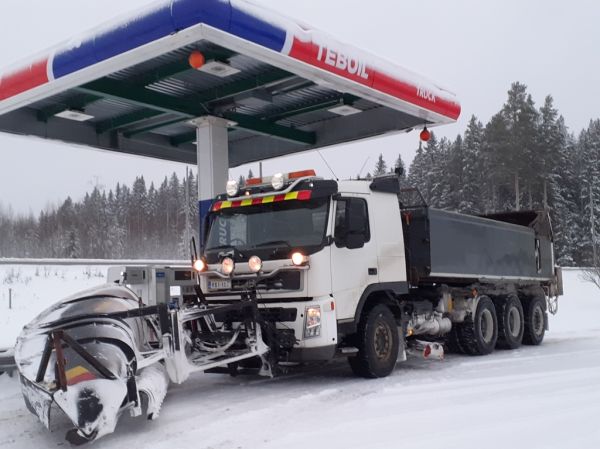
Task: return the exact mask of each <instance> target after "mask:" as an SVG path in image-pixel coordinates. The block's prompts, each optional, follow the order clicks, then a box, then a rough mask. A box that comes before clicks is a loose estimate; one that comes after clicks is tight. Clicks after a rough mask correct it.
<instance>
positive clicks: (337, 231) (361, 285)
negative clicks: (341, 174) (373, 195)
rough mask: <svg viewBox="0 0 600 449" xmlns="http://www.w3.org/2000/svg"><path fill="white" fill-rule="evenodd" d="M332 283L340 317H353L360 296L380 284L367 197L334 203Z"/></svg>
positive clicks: (338, 316) (347, 197)
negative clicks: (369, 286) (372, 285)
mask: <svg viewBox="0 0 600 449" xmlns="http://www.w3.org/2000/svg"><path fill="white" fill-rule="evenodd" d="M334 216H335V223H334V235H333V238H334V243H333V244H332V246H331V276H332V279H331V284H332V290H333V296H334V298H335V301H336V308H337V318H338V320H344V319H349V318H354V314H355V311H356V306H357V304H358V301H359V300H360V296H361V295H362V293H363V291H364V290H365V289H366V288H367V286H368V285H369V284H374V283H377V282H379V276H378V267H377V251H376V245H375V241H374V237H373V236H372V235H371V229H372V226H371V225H370V222H369V208H368V203H367V201H366V198H365V197H360V196H343V197H339V198H338V199H337V200H336V202H335V215H334Z"/></svg>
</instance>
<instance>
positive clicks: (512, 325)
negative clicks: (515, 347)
mask: <svg viewBox="0 0 600 449" xmlns="http://www.w3.org/2000/svg"><path fill="white" fill-rule="evenodd" d="M508 330H509V332H510V335H512V336H513V337H518V336H519V333H520V332H521V314H520V313H519V309H517V308H516V307H514V306H513V307H511V308H510V310H509V312H508Z"/></svg>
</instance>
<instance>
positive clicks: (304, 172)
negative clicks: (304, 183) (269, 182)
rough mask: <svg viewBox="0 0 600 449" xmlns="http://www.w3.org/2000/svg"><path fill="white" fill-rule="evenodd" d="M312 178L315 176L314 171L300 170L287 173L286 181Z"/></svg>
mask: <svg viewBox="0 0 600 449" xmlns="http://www.w3.org/2000/svg"><path fill="white" fill-rule="evenodd" d="M314 176H317V173H316V172H315V171H314V170H302V171H294V172H291V173H288V179H298V178H310V177H314Z"/></svg>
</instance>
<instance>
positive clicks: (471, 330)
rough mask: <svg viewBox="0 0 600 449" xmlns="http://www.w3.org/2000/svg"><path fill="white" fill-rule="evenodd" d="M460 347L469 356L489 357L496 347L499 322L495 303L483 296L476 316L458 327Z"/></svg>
mask: <svg viewBox="0 0 600 449" xmlns="http://www.w3.org/2000/svg"><path fill="white" fill-rule="evenodd" d="M456 333H457V336H458V341H459V343H460V347H461V348H462V349H463V350H464V351H465V353H466V354H469V355H487V354H489V353H491V352H492V351H493V350H494V348H495V347H496V341H497V340H498V321H497V318H496V308H495V307H494V303H493V302H492V300H491V299H490V298H488V297H487V296H482V297H481V298H480V299H479V303H478V304H477V309H476V310H475V315H474V316H469V317H467V318H466V319H465V321H464V322H463V323H461V324H459V325H458V326H457V327H456Z"/></svg>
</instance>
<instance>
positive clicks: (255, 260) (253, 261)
mask: <svg viewBox="0 0 600 449" xmlns="http://www.w3.org/2000/svg"><path fill="white" fill-rule="evenodd" d="M248 267H249V268H250V271H252V272H253V273H258V272H259V271H260V270H262V260H260V257H258V256H252V257H251V258H250V259H249V260H248Z"/></svg>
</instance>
